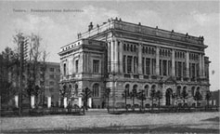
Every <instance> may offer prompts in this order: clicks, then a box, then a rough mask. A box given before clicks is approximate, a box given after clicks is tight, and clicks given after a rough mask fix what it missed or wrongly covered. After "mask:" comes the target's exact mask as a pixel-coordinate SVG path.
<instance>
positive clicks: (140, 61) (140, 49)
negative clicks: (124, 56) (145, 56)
mask: <svg viewBox="0 0 220 134" xmlns="http://www.w3.org/2000/svg"><path fill="white" fill-rule="evenodd" d="M142 64H143V63H142V44H139V45H138V74H139V75H142V74H143V72H142Z"/></svg>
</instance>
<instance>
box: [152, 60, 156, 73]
mask: <svg viewBox="0 0 220 134" xmlns="http://www.w3.org/2000/svg"><path fill="white" fill-rule="evenodd" d="M152 74H153V75H155V74H156V59H152Z"/></svg>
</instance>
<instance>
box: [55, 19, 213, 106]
mask: <svg viewBox="0 0 220 134" xmlns="http://www.w3.org/2000/svg"><path fill="white" fill-rule="evenodd" d="M206 48H207V46H206V45H205V44H204V38H203V37H195V36H191V35H189V34H188V33H186V34H182V33H177V32H174V31H173V30H172V31H166V30H162V29H159V28H158V27H156V28H152V27H147V26H143V25H141V23H139V24H133V23H129V22H125V21H122V20H121V19H117V18H116V19H109V20H108V21H107V22H103V24H102V25H97V26H96V27H94V26H93V25H92V23H90V25H89V29H88V31H87V32H85V33H79V34H78V40H77V41H76V42H73V43H70V44H68V45H66V46H63V47H62V48H61V51H60V52H59V55H60V57H61V63H60V66H61V75H62V77H61V81H60V83H61V87H62V85H67V87H69V90H70V91H71V92H72V96H75V97H72V98H74V99H73V102H74V103H76V104H79V98H80V95H79V93H80V92H81V91H82V89H84V88H85V87H88V88H90V89H91V90H92V107H95V108H101V107H102V106H103V102H104V99H103V92H104V90H105V89H106V88H110V89H111V92H110V105H119V104H121V103H123V102H124V98H123V97H122V93H123V91H124V90H129V92H131V91H132V89H134V88H136V89H137V90H138V91H139V90H140V89H144V90H145V94H146V98H147V99H146V100H145V102H144V103H145V104H149V105H151V100H150V92H151V90H152V89H155V90H160V91H161V92H162V95H163V97H162V100H161V105H171V103H172V102H173V100H172V97H171V94H172V93H176V94H177V95H180V94H181V92H182V91H183V90H186V91H187V93H188V97H187V99H186V103H187V104H188V105H192V104H193V103H195V101H194V100H193V95H194V94H195V92H196V91H199V92H200V93H201V94H202V95H203V100H202V101H200V103H201V104H204V103H205V93H206V91H208V90H209V86H210V83H209V63H210V61H209V59H208V57H206V56H205V51H204V50H205V49H206ZM127 102H128V103H132V102H131V100H129V99H128V101H127ZM135 103H136V104H140V100H135ZM175 103H182V101H181V99H177V100H175ZM80 105H81V104H80Z"/></svg>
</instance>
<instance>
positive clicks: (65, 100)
mask: <svg viewBox="0 0 220 134" xmlns="http://www.w3.org/2000/svg"><path fill="white" fill-rule="evenodd" d="M63 106H64V108H66V107H67V97H64V99H63Z"/></svg>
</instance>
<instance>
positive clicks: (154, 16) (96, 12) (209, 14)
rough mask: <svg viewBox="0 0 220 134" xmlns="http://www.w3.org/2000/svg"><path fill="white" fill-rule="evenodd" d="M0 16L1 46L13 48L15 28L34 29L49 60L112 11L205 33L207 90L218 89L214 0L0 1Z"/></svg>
mask: <svg viewBox="0 0 220 134" xmlns="http://www.w3.org/2000/svg"><path fill="white" fill-rule="evenodd" d="M36 10H50V11H51V12H36ZM64 10H71V11H69V12H64ZM0 17H1V19H0V52H1V51H3V50H4V49H5V47H7V46H9V47H11V48H15V46H16V45H15V44H14V43H13V35H15V34H16V33H18V32H22V33H24V34H27V35H28V34H31V33H34V34H37V35H40V36H41V38H42V41H41V45H42V48H43V49H46V50H47V51H48V52H49V56H48V61H51V62H59V61H60V59H59V55H58V54H57V53H58V52H59V50H60V47H62V46H64V45H66V44H68V43H71V42H74V41H75V40H76V39H77V33H80V32H85V31H87V29H88V25H89V23H90V22H93V24H94V25H97V24H102V23H103V22H105V21H107V20H108V19H110V18H115V17H118V18H121V19H122V20H124V21H128V22H132V23H137V24H138V23H139V22H141V24H142V25H146V26H151V27H156V26H158V27H159V28H160V29H165V30H170V31H171V30H174V31H175V32H180V33H188V34H189V35H193V36H204V38H205V41H204V43H205V44H206V45H207V46H208V48H207V49H206V50H205V53H206V56H208V57H209V58H210V61H211V64H210V83H211V86H210V90H212V91H213V90H217V89H220V88H219V62H220V61H219V2H218V1H176V2H175V1H105V2H102V1H64V2H62V1H47V2H43V1H32V2H31V1H19V2H15V1H0Z"/></svg>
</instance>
